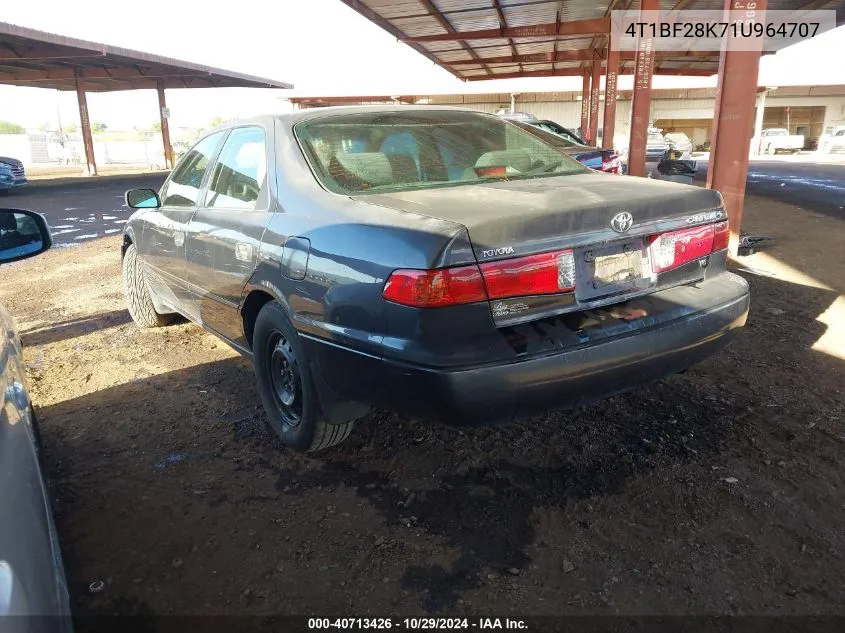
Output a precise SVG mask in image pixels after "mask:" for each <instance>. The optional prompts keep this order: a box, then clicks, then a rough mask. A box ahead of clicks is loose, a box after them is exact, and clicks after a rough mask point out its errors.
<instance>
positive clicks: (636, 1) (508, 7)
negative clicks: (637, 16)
mask: <svg viewBox="0 0 845 633" xmlns="http://www.w3.org/2000/svg"><path fill="white" fill-rule="evenodd" d="M342 2H344V3H345V4H347V5H348V6H350V7H352V8H353V9H354V10H356V11H358V12H359V13H361V14H362V15H364V16H365V17H367V18H368V19H370V20H372V21H373V22H375V23H376V24H378V25H380V26H381V27H382V28H384V29H385V30H387V31H388V32H390V33H391V34H392V35H394V36H396V37H397V38H399V39H402V40H405V41H406V42H407V43H408V44H409V45H410V46H412V47H413V48H415V49H416V50H418V51H419V52H421V53H422V54H423V55H425V56H426V57H428V58H429V59H431V60H432V61H434V62H435V63H437V64H439V65H441V66H443V67H444V68H445V69H446V70H448V71H449V72H451V73H452V74H454V75H455V76H456V77H458V78H460V79H468V80H476V79H485V78H491V75H495V76H497V77H498V76H499V75H507V76H508V77H513V76H524V77H530V76H542V75H544V74H549V73H554V74H560V75H562V74H574V75H578V74H581V72H584V71H586V70H587V67H588V66H589V65H590V64H591V61H590V60H592V59H596V58H603V57H605V55H606V54H605V51H606V47H607V39H608V37H607V34H606V31H599V30H597V28H596V25H599V24H601V22H600V21H601V20H602V19H604V18H607V17H608V16H610V13H611V11H613V10H620V9H632V10H636V9H639V7H640V0H342ZM810 4H811V5H812V8H813V9H835V10H837V15H838V16H839V15H840V14H845V0H828V1H827V2H825V0H819V1H818V2H811V3H810ZM807 5H808V0H768V8H769V9H770V10H776V9H777V10H787V9H788V10H795V9H799V8H804V7H807ZM680 7H682V8H683V9H690V10H721V9H722V8H723V7H724V0H660V8H661V9H664V10H668V9H677V8H680ZM582 20H598V21H599V22H595V23H593V22H590V23H581V26H582V27H583V31H587V32H586V33H584V32H583V31H582V33H581V34H580V35H568V36H564V35H561V34H560V26H561V25H562V24H564V25H565V24H566V23H568V22H575V21H582ZM532 27H533V28H532ZM606 28H607V27H606V26H605V29H606ZM594 29H595V30H594ZM462 34H463V35H470V37H464V38H461V35H462ZM497 36H498V37H497ZM420 37H427V39H426V40H425V41H419V40H415V39H414V38H420ZM476 37H477V38H479V39H474V38H476ZM432 38H437V39H432ZM559 51H585V54H584V59H583V61H578V62H571V61H566V62H564V63H561V62H556V63H549V62H551V61H552V60H551V58H550V59H549V60H541V61H545V62H547V63H541V62H537V61H534V60H530V61H526V60H524V59H520V58H518V57H517V56H522V55H537V54H549V55H550V56H553V55H554V53H555V52H559ZM485 58H487V59H490V58H497V59H496V61H490V62H487V63H485ZM468 61H473V62H478V63H474V64H465V63H461V64H457V65H455V64H454V63H455V62H468ZM718 64H719V52H718V51H712V52H711V54H709V55H706V56H702V55H697V56H695V57H690V58H686V59H685V58H681V57H679V56H677V55H671V56H670V55H669V54H665V53H663V54H661V53H658V54H657V56H656V60H655V70H654V72H655V74H658V75H660V74H679V73H684V71H687V72H686V73H685V74H690V75H709V74H716V72H718ZM632 68H633V61H632V59H629V58H627V57H625V56H624V55H623V58H622V60H621V64H620V69H621V70H622V71H626V72H631V69H632Z"/></svg>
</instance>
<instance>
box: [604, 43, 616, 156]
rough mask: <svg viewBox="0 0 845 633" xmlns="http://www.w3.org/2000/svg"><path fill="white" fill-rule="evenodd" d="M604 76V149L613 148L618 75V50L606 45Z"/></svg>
mask: <svg viewBox="0 0 845 633" xmlns="http://www.w3.org/2000/svg"><path fill="white" fill-rule="evenodd" d="M606 73H607V74H606V75H605V77H604V123H603V125H602V133H601V144H602V147H603V148H604V149H613V135H614V133H615V132H616V80H617V78H618V77H619V51H614V50H611V48H610V46H608V47H607V70H606Z"/></svg>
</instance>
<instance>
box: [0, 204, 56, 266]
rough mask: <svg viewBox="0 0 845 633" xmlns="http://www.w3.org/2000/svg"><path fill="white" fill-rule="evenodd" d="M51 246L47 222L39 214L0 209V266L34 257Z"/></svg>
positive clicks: (51, 241)
mask: <svg viewBox="0 0 845 633" xmlns="http://www.w3.org/2000/svg"><path fill="white" fill-rule="evenodd" d="M52 245H53V238H52V237H51V236H50V228H49V227H48V226H47V220H45V219H44V216H43V215H41V214H40V213H35V212H34V211H24V210H22V209H0V264H8V263H10V262H16V261H18V260H19V259H26V258H27V257H34V256H35V255H39V254H41V253H43V252H44V251H46V250H47V249H48V248H50V246H52Z"/></svg>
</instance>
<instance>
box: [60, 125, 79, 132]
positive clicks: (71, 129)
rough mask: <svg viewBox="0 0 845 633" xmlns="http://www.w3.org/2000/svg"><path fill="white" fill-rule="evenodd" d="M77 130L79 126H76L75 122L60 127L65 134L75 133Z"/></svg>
mask: <svg viewBox="0 0 845 633" xmlns="http://www.w3.org/2000/svg"><path fill="white" fill-rule="evenodd" d="M77 130H79V128H78V127H77V125H76V123H68V124H67V125H66V126H64V127H63V128H62V131H63V132H64V133H65V134H76V132H77Z"/></svg>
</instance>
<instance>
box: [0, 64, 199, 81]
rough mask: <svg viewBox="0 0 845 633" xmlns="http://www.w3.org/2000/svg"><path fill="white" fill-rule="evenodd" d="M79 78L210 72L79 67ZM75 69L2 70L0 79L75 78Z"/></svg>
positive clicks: (138, 76)
mask: <svg viewBox="0 0 845 633" xmlns="http://www.w3.org/2000/svg"><path fill="white" fill-rule="evenodd" d="M78 75H79V78H80V79H82V80H87V79H157V78H160V77H208V76H209V75H208V73H197V72H184V71H179V70H178V69H173V70H151V71H149V72H141V71H139V70H136V69H133V68H79V69H78ZM74 76H75V75H74V69H73V68H66V69H55V70H23V71H20V72H0V81H3V80H9V81H31V82H33V83H38V82H40V81H52V80H55V79H73V78H74Z"/></svg>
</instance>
